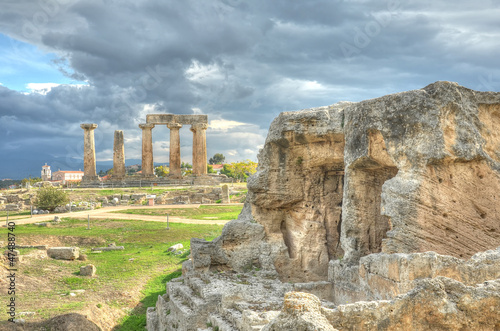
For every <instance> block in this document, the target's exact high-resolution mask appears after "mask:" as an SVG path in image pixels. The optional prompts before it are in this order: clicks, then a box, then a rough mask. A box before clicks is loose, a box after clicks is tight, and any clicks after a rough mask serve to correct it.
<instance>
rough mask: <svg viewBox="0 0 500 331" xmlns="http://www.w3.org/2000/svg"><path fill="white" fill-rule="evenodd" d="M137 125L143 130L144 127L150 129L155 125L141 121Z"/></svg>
mask: <svg viewBox="0 0 500 331" xmlns="http://www.w3.org/2000/svg"><path fill="white" fill-rule="evenodd" d="M139 127H140V128H141V129H143V130H144V129H152V128H154V127H155V125H154V124H151V123H143V124H139Z"/></svg>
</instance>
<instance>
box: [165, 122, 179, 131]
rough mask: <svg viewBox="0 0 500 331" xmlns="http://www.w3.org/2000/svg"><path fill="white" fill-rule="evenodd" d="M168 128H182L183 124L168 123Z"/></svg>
mask: <svg viewBox="0 0 500 331" xmlns="http://www.w3.org/2000/svg"><path fill="white" fill-rule="evenodd" d="M167 128H169V129H170V130H172V129H180V128H182V124H179V123H167Z"/></svg>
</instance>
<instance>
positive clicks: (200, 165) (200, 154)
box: [191, 123, 208, 176]
mask: <svg viewBox="0 0 500 331" xmlns="http://www.w3.org/2000/svg"><path fill="white" fill-rule="evenodd" d="M207 128H208V124H207V123H198V124H193V125H192V126H191V131H192V132H193V174H194V175H198V176H199V175H204V174H206V173H207V134H206V133H207Z"/></svg>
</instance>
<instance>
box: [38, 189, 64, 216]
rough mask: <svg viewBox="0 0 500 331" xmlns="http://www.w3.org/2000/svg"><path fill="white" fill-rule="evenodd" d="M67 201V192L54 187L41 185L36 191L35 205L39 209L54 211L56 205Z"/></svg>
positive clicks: (61, 204)
mask: <svg viewBox="0 0 500 331" xmlns="http://www.w3.org/2000/svg"><path fill="white" fill-rule="evenodd" d="M68 202H69V196H68V193H66V192H65V191H63V190H60V189H57V188H55V187H52V186H49V187H42V188H40V190H39V191H38V193H37V197H36V200H35V205H36V206H37V207H38V208H41V209H47V210H50V211H54V209H56V207H59V206H63V205H65V204H67V203H68Z"/></svg>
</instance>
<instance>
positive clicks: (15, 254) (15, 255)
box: [3, 249, 23, 263]
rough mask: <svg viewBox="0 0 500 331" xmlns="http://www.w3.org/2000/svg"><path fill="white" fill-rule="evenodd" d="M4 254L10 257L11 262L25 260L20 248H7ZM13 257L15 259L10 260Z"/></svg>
mask: <svg viewBox="0 0 500 331" xmlns="http://www.w3.org/2000/svg"><path fill="white" fill-rule="evenodd" d="M3 254H4V256H5V257H6V258H8V259H9V262H14V263H17V262H22V261H23V256H22V255H21V252H19V250H17V249H14V250H6V251H5V252H4V253H3ZM10 259H13V260H10Z"/></svg>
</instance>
